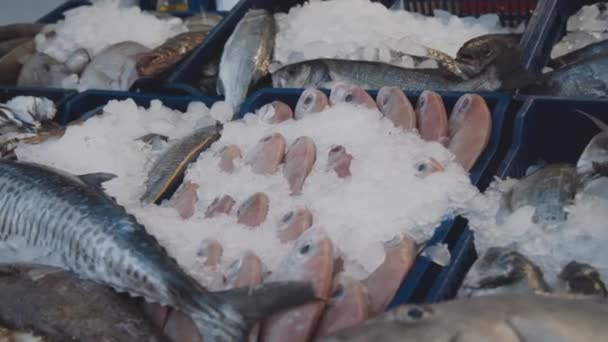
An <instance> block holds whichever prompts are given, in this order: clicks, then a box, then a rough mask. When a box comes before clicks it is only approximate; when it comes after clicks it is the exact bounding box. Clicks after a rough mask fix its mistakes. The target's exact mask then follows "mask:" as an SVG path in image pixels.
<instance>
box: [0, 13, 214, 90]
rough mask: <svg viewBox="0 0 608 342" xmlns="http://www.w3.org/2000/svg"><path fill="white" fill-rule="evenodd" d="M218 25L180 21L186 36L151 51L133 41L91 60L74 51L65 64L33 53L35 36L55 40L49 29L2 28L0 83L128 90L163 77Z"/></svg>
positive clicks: (208, 17)
mask: <svg viewBox="0 0 608 342" xmlns="http://www.w3.org/2000/svg"><path fill="white" fill-rule="evenodd" d="M153 14H154V13H153ZM156 15H157V16H159V17H162V18H167V17H168V16H169V15H167V14H164V13H159V14H156ZM169 17H170V16H169ZM221 19H222V17H221V16H220V15H217V14H210V13H202V14H199V15H195V16H192V17H188V18H186V19H184V23H185V26H186V27H187V29H188V31H187V32H185V33H181V34H178V35H176V36H174V37H171V38H169V39H167V40H166V41H165V42H164V43H163V44H162V45H160V46H158V47H156V48H154V49H149V48H148V47H146V46H144V45H142V44H140V43H138V42H135V41H123V42H119V43H116V44H112V45H110V46H108V47H106V48H105V49H103V50H101V51H100V52H99V53H96V54H95V55H93V56H91V55H90V53H89V52H88V51H87V50H86V49H84V48H78V49H76V50H74V51H72V53H71V54H70V55H69V56H68V58H67V59H66V61H65V62H60V61H58V60H56V59H55V58H53V57H51V56H50V55H48V54H46V53H44V52H40V51H37V49H36V48H37V42H36V41H35V37H34V36H35V35H36V34H38V33H40V34H42V35H44V36H45V37H46V38H45V39H53V37H54V35H55V34H56V33H55V32H54V31H53V27H52V25H43V24H17V25H8V26H3V27H0V43H1V44H0V83H2V84H7V85H17V86H21V87H50V88H70V89H72V88H78V89H81V90H85V89H91V88H93V89H107V90H128V89H129V88H130V87H131V86H132V85H133V84H134V83H135V81H137V79H138V78H140V77H162V75H163V73H164V72H166V71H167V70H169V69H170V68H171V67H173V66H174V65H176V64H178V63H179V62H180V61H181V60H183V58H185V56H187V55H188V53H189V52H190V51H192V50H193V49H194V48H196V47H197V46H199V45H200V44H201V43H202V42H203V40H204V39H205V37H206V36H207V35H208V34H209V32H210V31H211V30H212V29H213V28H214V27H215V25H217V24H218V23H219V22H220V20H221Z"/></svg>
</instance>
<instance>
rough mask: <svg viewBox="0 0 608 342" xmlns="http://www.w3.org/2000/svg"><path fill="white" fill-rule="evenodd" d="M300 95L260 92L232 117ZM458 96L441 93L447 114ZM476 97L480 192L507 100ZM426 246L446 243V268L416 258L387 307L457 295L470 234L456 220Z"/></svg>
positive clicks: (491, 167)
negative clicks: (484, 110)
mask: <svg viewBox="0 0 608 342" xmlns="http://www.w3.org/2000/svg"><path fill="white" fill-rule="evenodd" d="M323 91H324V92H325V93H326V94H329V90H327V89H325V90H323ZM301 94H302V89H262V90H260V91H258V92H256V93H254V94H253V95H252V96H251V97H249V98H248V99H247V101H245V103H243V105H242V106H241V112H240V113H238V114H236V115H235V117H234V118H235V119H239V118H242V117H243V116H244V115H245V114H246V113H253V112H255V111H256V110H257V109H259V108H260V107H262V106H263V105H265V104H267V103H270V102H272V101H275V100H278V101H282V102H284V103H286V104H287V105H289V106H291V107H292V108H294V107H295V105H296V103H297V101H298V99H299V98H300V95H301ZM369 94H370V95H372V97H374V98H375V97H376V95H377V91H369ZM462 94H464V93H457V92H445V93H441V96H442V98H443V101H444V104H445V106H446V109H447V110H448V113H450V111H451V109H452V108H453V106H454V105H455V104H456V101H457V100H458V98H460V96H462ZM479 94H480V95H481V96H483V97H484V99H485V100H486V103H487V104H488V107H489V108H490V110H491V111H492V135H491V137H490V142H489V143H488V146H487V147H486V149H485V151H484V152H483V154H482V155H481V156H480V158H479V160H478V161H477V163H476V164H475V166H474V167H473V169H472V170H471V172H470V178H471V182H472V183H473V184H475V185H476V186H477V187H478V188H479V189H480V190H484V189H485V188H486V187H487V186H488V184H489V183H490V182H491V181H492V179H493V175H494V174H495V172H496V169H497V167H498V163H499V162H500V160H501V158H502V156H501V155H500V153H499V146H500V144H501V139H502V137H503V136H504V132H505V130H506V129H507V127H506V126H508V125H507V123H508V122H507V121H508V113H507V110H508V108H509V104H510V103H511V97H510V96H509V95H507V94H501V93H479ZM407 95H408V98H409V100H410V101H411V102H412V103H416V102H417V101H418V97H419V95H420V92H411V93H408V94H407ZM429 243H430V244H435V243H446V244H447V245H448V249H449V250H450V253H451V256H452V259H451V263H450V265H449V266H447V267H440V266H438V265H436V264H434V263H433V262H431V261H430V260H428V259H427V258H425V257H418V259H417V260H416V263H415V264H414V266H413V268H412V270H411V271H410V272H409V274H408V275H407V277H406V279H405V280H404V282H403V283H402V285H401V287H400V289H399V291H398V293H397V294H396V296H395V298H394V300H393V302H392V304H391V306H394V305H399V304H403V303H406V302H407V303H422V302H425V303H431V302H437V301H441V300H444V299H449V298H453V297H454V296H455V295H456V293H457V292H458V289H459V288H460V285H461V284H462V281H463V279H464V276H465V275H466V272H467V271H468V270H469V268H470V267H471V265H472V264H473V262H474V261H475V259H476V258H477V254H476V252H475V248H474V244H473V234H472V232H471V231H470V230H469V229H468V227H467V222H466V220H464V219H462V218H460V217H458V218H456V219H455V220H447V221H445V222H443V223H442V224H441V226H439V227H438V228H437V229H436V231H435V233H434V234H433V237H432V238H431V240H430V241H429Z"/></svg>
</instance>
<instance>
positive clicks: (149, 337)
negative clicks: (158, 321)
mask: <svg viewBox="0 0 608 342" xmlns="http://www.w3.org/2000/svg"><path fill="white" fill-rule="evenodd" d="M0 301H1V302H2V305H1V306H0V321H2V323H3V324H4V325H5V326H7V327H9V328H11V329H12V330H18V331H33V332H34V333H35V334H36V335H41V336H44V339H45V340H46V341H57V342H62V341H73V340H77V341H82V342H85V341H90V342H94V341H102V340H106V341H116V342H119V341H124V342H127V341H141V342H150V341H162V340H164V339H163V337H162V334H161V333H160V331H159V329H158V328H156V327H154V325H153V324H152V322H151V321H150V320H148V319H147V318H146V317H145V316H144V313H143V311H142V310H141V308H140V306H139V305H138V303H137V301H135V300H132V299H129V298H125V297H124V296H121V295H119V294H118V293H116V292H114V291H113V290H112V289H110V288H109V287H106V286H103V285H100V284H98V283H95V282H93V281H90V280H84V279H80V278H78V276H77V275H75V274H73V273H70V272H66V271H64V270H61V269H57V268H50V267H45V266H33V265H31V266H25V265H20V266H14V265H11V266H8V265H3V266H1V267H0Z"/></svg>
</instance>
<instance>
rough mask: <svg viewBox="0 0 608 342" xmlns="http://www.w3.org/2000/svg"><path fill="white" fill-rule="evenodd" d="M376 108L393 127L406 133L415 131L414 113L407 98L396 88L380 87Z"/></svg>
mask: <svg viewBox="0 0 608 342" xmlns="http://www.w3.org/2000/svg"><path fill="white" fill-rule="evenodd" d="M376 102H377V104H378V108H379V109H380V111H381V112H382V114H384V116H385V117H387V118H388V119H389V120H391V121H392V123H393V124H394V125H395V127H401V128H403V129H404V130H406V131H413V130H415V129H416V112H415V111H414V107H412V104H411V102H410V100H408V99H407V96H405V94H404V93H403V91H401V89H399V88H397V87H382V88H380V90H379V91H378V96H376Z"/></svg>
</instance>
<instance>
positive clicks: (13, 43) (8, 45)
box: [0, 37, 32, 58]
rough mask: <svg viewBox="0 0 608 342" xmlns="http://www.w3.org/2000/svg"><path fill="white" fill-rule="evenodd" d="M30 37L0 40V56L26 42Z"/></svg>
mask: <svg viewBox="0 0 608 342" xmlns="http://www.w3.org/2000/svg"><path fill="white" fill-rule="evenodd" d="M31 39H32V38H27V37H26V38H15V39H11V40H7V41H4V42H0V58H1V57H2V56H4V55H6V54H7V53H9V52H11V51H13V49H15V48H16V47H17V46H19V45H22V44H24V43H27V42H28V41H30V40H31Z"/></svg>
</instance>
